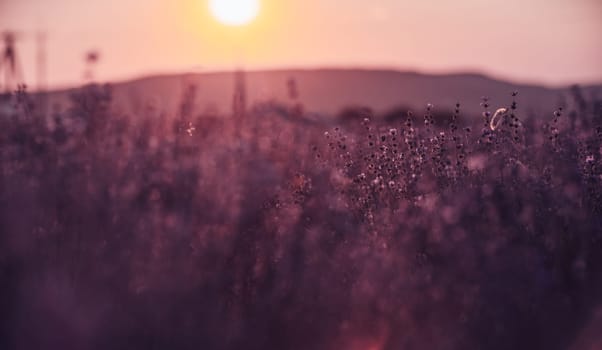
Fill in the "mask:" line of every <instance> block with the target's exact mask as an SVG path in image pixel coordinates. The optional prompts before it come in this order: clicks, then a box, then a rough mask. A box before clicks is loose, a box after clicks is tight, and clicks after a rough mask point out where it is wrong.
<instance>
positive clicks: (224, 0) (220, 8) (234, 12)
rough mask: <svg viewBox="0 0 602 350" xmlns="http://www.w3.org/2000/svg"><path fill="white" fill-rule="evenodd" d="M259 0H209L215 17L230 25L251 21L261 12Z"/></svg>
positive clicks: (239, 24)
mask: <svg viewBox="0 0 602 350" xmlns="http://www.w3.org/2000/svg"><path fill="white" fill-rule="evenodd" d="M259 7H260V4H259V0H209V9H210V10H211V14H212V15H213V17H215V19H217V20H218V21H220V22H221V23H223V24H225V25H229V26H242V25H245V24H248V23H250V22H251V21H252V20H254V19H255V18H256V17H257V15H258V14H259Z"/></svg>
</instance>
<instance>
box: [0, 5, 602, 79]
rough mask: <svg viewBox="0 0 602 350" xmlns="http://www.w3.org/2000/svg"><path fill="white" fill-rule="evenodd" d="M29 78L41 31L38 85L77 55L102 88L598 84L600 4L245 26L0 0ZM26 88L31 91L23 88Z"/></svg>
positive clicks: (148, 8)
mask: <svg viewBox="0 0 602 350" xmlns="http://www.w3.org/2000/svg"><path fill="white" fill-rule="evenodd" d="M6 29H11V30H18V31H20V32H21V33H22V38H21V40H20V41H19V43H18V49H19V53H20V55H21V62H22V64H23V68H24V75H25V78H26V80H27V81H28V82H29V83H30V84H33V83H34V82H35V80H34V78H35V50H34V49H35V33H36V31H38V30H39V29H43V30H45V31H46V32H47V35H48V41H47V49H48V80H49V82H50V84H51V85H52V86H65V85H71V84H77V83H80V82H81V81H82V77H83V72H84V61H83V56H84V53H85V52H86V51H87V50H90V49H97V50H99V51H100V52H101V61H100V63H99V65H98V67H97V74H96V75H97V77H98V78H99V79H100V80H104V81H109V80H121V79H129V78H133V77H139V76H144V75H147V74H153V73H169V72H187V71H212V70H225V69H232V68H235V67H244V68H246V69H262V68H285V67H295V68H298V67H310V68H311V67H333V66H334V67H385V68H395V69H400V70H418V71H422V72H427V73H440V72H448V71H477V72H482V73H486V74H489V75H491V76H493V77H497V78H504V79H511V80H515V81H519V82H533V83H545V84H552V85H559V84H569V83H574V82H580V83H594V82H602V63H601V62H602V38H601V34H602V1H600V0H455V1H450V0H428V1H409V0H370V1H367V0H345V1H342V0H263V1H262V5H261V11H260V14H259V17H257V18H256V20H254V21H253V22H251V23H250V24H248V25H246V26H243V27H228V26H224V25H222V24H220V23H219V22H217V21H216V20H215V18H213V17H212V16H211V15H210V13H209V6H208V4H207V0H170V1H165V0H146V1H143V0H104V1H96V0H86V1H82V0H0V30H6ZM33 85H35V84H33Z"/></svg>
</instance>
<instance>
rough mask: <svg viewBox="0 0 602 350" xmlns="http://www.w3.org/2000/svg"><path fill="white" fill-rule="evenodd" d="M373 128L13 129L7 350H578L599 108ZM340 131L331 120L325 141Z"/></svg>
mask: <svg viewBox="0 0 602 350" xmlns="http://www.w3.org/2000/svg"><path fill="white" fill-rule="evenodd" d="M519 98H520V92H514V93H513V92H510V91H509V93H508V100H507V101H490V100H488V99H487V98H483V102H482V110H483V114H482V115H481V116H477V117H472V116H466V115H464V114H463V112H462V105H461V103H458V104H457V105H455V106H443V107H446V108H450V110H451V112H450V113H449V115H446V116H445V117H442V116H440V115H435V113H434V107H433V106H431V105H428V106H425V108H424V110H422V111H408V113H407V114H405V115H398V116H397V117H396V118H387V119H384V118H379V117H378V116H374V115H372V114H371V113H370V112H369V110H351V111H348V112H347V116H348V117H347V118H340V119H335V118H325V120H324V121H316V119H308V118H305V117H304V116H305V113H306V112H304V111H303V108H302V106H300V105H291V104H290V103H288V104H286V103H282V104H279V103H276V102H266V103H264V104H260V105H256V106H253V107H252V108H250V109H249V110H248V111H244V113H243V112H240V111H239V113H236V115H229V116H216V115H203V114H202V113H199V112H198V111H195V110H194V108H193V107H192V106H193V103H192V101H193V100H194V90H190V91H189V93H188V94H185V95H184V96H183V98H182V103H181V108H180V110H178V111H177V113H173V115H166V114H162V113H159V112H158V111H156V110H153V108H152V107H148V108H147V109H146V110H143V111H141V112H140V115H135V116H130V115H124V114H121V113H120V112H119V111H118V109H115V108H113V105H112V104H111V100H112V98H111V89H110V88H109V87H107V86H97V85H90V86H87V87H85V88H82V89H80V90H78V91H76V92H75V93H74V94H73V97H72V103H71V106H70V107H69V108H68V109H65V110H60V109H55V110H53V112H52V113H51V115H50V116H49V118H47V119H44V118H40V116H39V114H40V113H39V112H38V109H37V105H36V104H35V103H34V102H33V97H32V96H30V95H28V94H27V93H26V92H25V91H23V90H20V91H19V92H17V93H16V94H14V95H13V96H12V99H11V100H10V101H9V102H4V103H10V106H11V108H7V109H5V110H4V112H0V162H1V163H0V286H1V287H0V315H2V316H1V317H0V348H1V349H352V350H353V349H563V348H567V347H569V346H570V345H571V344H572V342H573V340H574V338H575V336H576V334H578V332H579V330H580V329H581V328H582V327H583V326H584V325H585V324H587V322H588V320H589V318H590V313H591V310H593V307H594V306H595V305H597V304H598V303H599V302H600V301H601V300H600V295H602V294H600V293H601V292H602V289H601V286H602V285H601V282H602V254H601V253H602V100H596V99H594V98H589V97H584V96H582V94H581V93H580V91H579V89H578V88H575V89H574V90H573V95H572V96H568V97H567V102H565V103H564V105H562V106H545V107H544V109H545V108H546V107H549V113H546V114H541V115H530V114H529V113H527V112H525V111H522V110H521V108H520V103H519V100H518V99H519ZM326 120H328V121H326Z"/></svg>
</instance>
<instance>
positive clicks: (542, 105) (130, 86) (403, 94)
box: [51, 69, 602, 115]
mask: <svg viewBox="0 0 602 350" xmlns="http://www.w3.org/2000/svg"><path fill="white" fill-rule="evenodd" d="M290 78H294V79H295V81H296V83H297V86H298V90H299V93H300V99H301V101H302V103H303V104H304V106H305V108H306V110H309V111H313V112H317V113H321V114H328V115H332V114H335V113H337V112H339V111H340V110H341V109H342V108H344V107H346V106H369V107H371V108H373V109H374V110H375V111H376V112H379V113H382V112H386V111H388V110H391V109H393V108H394V107H397V106H407V107H411V108H417V109H421V108H423V107H424V106H425V105H426V104H427V103H432V104H434V105H435V106H436V107H438V108H440V109H451V108H453V106H454V104H455V103H456V102H460V103H462V109H463V111H464V112H465V113H469V114H473V115H478V114H480V113H481V107H480V106H479V103H480V102H481V96H488V97H489V98H490V101H491V104H492V108H496V107H498V106H504V105H508V104H509V102H510V93H511V92H512V91H515V90H516V91H519V92H520V94H519V96H518V103H519V108H520V110H522V111H523V112H526V111H531V110H532V111H537V112H547V111H550V112H551V111H553V110H554V109H555V108H557V107H558V105H559V104H560V103H561V101H562V96H568V94H569V92H570V88H569V87H563V88H549V87H544V86H538V85H525V84H517V83H512V82H507V81H501V80H495V79H492V78H489V77H487V76H484V75H480V74H470V73H468V74H446V75H429V74H420V73H415V72H401V71H393V70H362V69H317V70H267V71H251V72H247V73H246V85H247V94H248V101H249V104H253V103H256V102H261V101H266V100H271V99H275V100H278V101H286V100H287V98H288V97H287V95H288V90H287V81H288V80H289V79H290ZM234 79H235V76H234V73H233V72H217V73H199V74H180V75H163V76H152V77H146V78H141V79H136V80H132V81H128V82H120V83H115V84H113V89H114V95H115V101H116V104H118V105H119V106H120V108H122V109H124V110H126V111H131V112H137V111H139V110H140V108H141V107H142V106H146V105H149V104H150V105H152V106H155V107H157V108H158V109H159V110H161V111H164V112H167V113H172V112H175V111H177V107H178V104H179V102H180V100H181V96H182V94H183V91H184V89H185V88H186V87H187V86H189V85H190V84H194V85H196V86H197V90H198V93H197V97H196V107H197V108H198V109H199V110H201V111H202V110H206V109H207V108H210V109H213V110H217V111H218V112H219V113H227V112H229V111H230V108H231V105H232V94H233V91H234ZM584 91H585V92H586V94H587V95H591V94H598V95H599V94H600V93H601V92H602V85H596V86H588V87H585V88H584ZM67 93H68V91H61V92H55V93H53V95H52V98H51V100H52V101H54V102H60V103H64V102H65V101H66V100H65V98H66V96H68V94H67Z"/></svg>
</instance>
